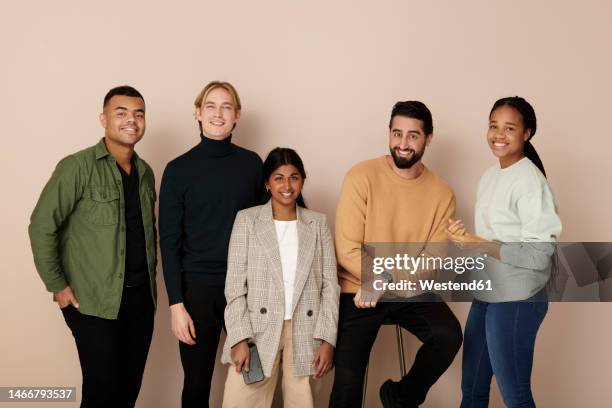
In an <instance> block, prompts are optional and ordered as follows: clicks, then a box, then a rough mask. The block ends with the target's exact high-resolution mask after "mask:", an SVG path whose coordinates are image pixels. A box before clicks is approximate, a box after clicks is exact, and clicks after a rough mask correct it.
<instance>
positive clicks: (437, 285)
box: [373, 279, 493, 291]
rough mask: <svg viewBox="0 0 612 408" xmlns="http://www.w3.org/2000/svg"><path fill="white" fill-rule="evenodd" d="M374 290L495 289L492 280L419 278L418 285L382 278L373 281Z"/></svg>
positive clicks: (406, 281)
mask: <svg viewBox="0 0 612 408" xmlns="http://www.w3.org/2000/svg"><path fill="white" fill-rule="evenodd" d="M373 284H374V290H382V291H387V290H423V291H432V290H436V291H437V290H441V291H447V290H448V291H451V290H457V291H481V290H493V287H492V286H491V280H482V279H481V280H474V281H471V282H453V281H448V282H436V281H435V280H433V279H427V280H425V279H419V281H418V286H417V282H412V281H409V280H400V281H398V282H385V281H384V280H382V279H376V280H374V282H373Z"/></svg>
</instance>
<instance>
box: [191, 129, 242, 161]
mask: <svg viewBox="0 0 612 408" xmlns="http://www.w3.org/2000/svg"><path fill="white" fill-rule="evenodd" d="M200 139H201V141H200V145H199V146H200V148H201V149H202V150H203V151H204V152H205V153H206V154H207V155H210V156H214V157H223V156H227V155H229V154H231V153H232V152H233V151H234V148H235V145H234V144H233V143H232V135H231V134H230V135H229V136H228V137H226V138H225V139H223V140H216V139H211V138H209V137H206V135H204V133H200Z"/></svg>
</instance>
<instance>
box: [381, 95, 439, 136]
mask: <svg viewBox="0 0 612 408" xmlns="http://www.w3.org/2000/svg"><path fill="white" fill-rule="evenodd" d="M396 116H404V117H407V118H412V119H418V120H420V121H422V122H423V132H424V133H425V136H428V135H430V134H432V133H433V119H432V118H431V112H430V111H429V109H428V108H427V106H425V104H424V103H423V102H420V101H400V102H397V103H396V104H395V105H393V109H391V118H390V119H389V130H391V125H392V124H393V118H394V117H396Z"/></svg>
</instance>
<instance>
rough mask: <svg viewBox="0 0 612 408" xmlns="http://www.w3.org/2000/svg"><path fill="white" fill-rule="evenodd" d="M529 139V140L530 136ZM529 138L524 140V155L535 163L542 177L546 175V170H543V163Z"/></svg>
mask: <svg viewBox="0 0 612 408" xmlns="http://www.w3.org/2000/svg"><path fill="white" fill-rule="evenodd" d="M529 139H530V140H531V138H529ZM530 140H527V141H526V142H525V148H524V153H525V157H526V158H528V159H529V160H531V161H532V162H533V164H535V165H536V167H537V168H538V169H540V171H541V172H542V174H543V175H544V177H546V171H545V170H544V164H542V160H541V159H540V156H539V155H538V152H537V151H536V149H535V147H533V145H532V144H531V141H530Z"/></svg>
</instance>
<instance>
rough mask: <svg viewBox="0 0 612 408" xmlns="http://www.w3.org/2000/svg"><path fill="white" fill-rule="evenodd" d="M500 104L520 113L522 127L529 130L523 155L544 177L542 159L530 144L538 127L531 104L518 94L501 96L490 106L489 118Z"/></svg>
mask: <svg viewBox="0 0 612 408" xmlns="http://www.w3.org/2000/svg"><path fill="white" fill-rule="evenodd" d="M502 106H509V107H511V108H514V109H515V110H516V111H517V112H518V113H520V115H521V119H522V120H523V127H524V128H525V129H530V130H531V135H530V136H529V139H528V140H527V141H526V142H525V147H524V153H525V157H527V158H528V159H529V160H531V161H532V162H533V164H535V165H536V167H537V168H538V169H540V171H541V172H542V174H543V175H544V177H546V171H545V170H544V164H543V163H542V160H541V159H540V156H539V155H538V152H537V151H536V149H535V147H533V144H531V139H533V136H534V135H535V133H536V130H537V128H538V122H537V120H536V114H535V111H534V110H533V106H531V104H530V103H529V102H527V101H526V100H525V99H523V98H521V97H520V96H509V97H506V98H501V99H498V100H497V101H496V102H495V103H494V104H493V108H491V112H490V113H489V119H490V118H491V115H492V114H493V112H494V111H495V110H496V109H498V108H501V107H502Z"/></svg>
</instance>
